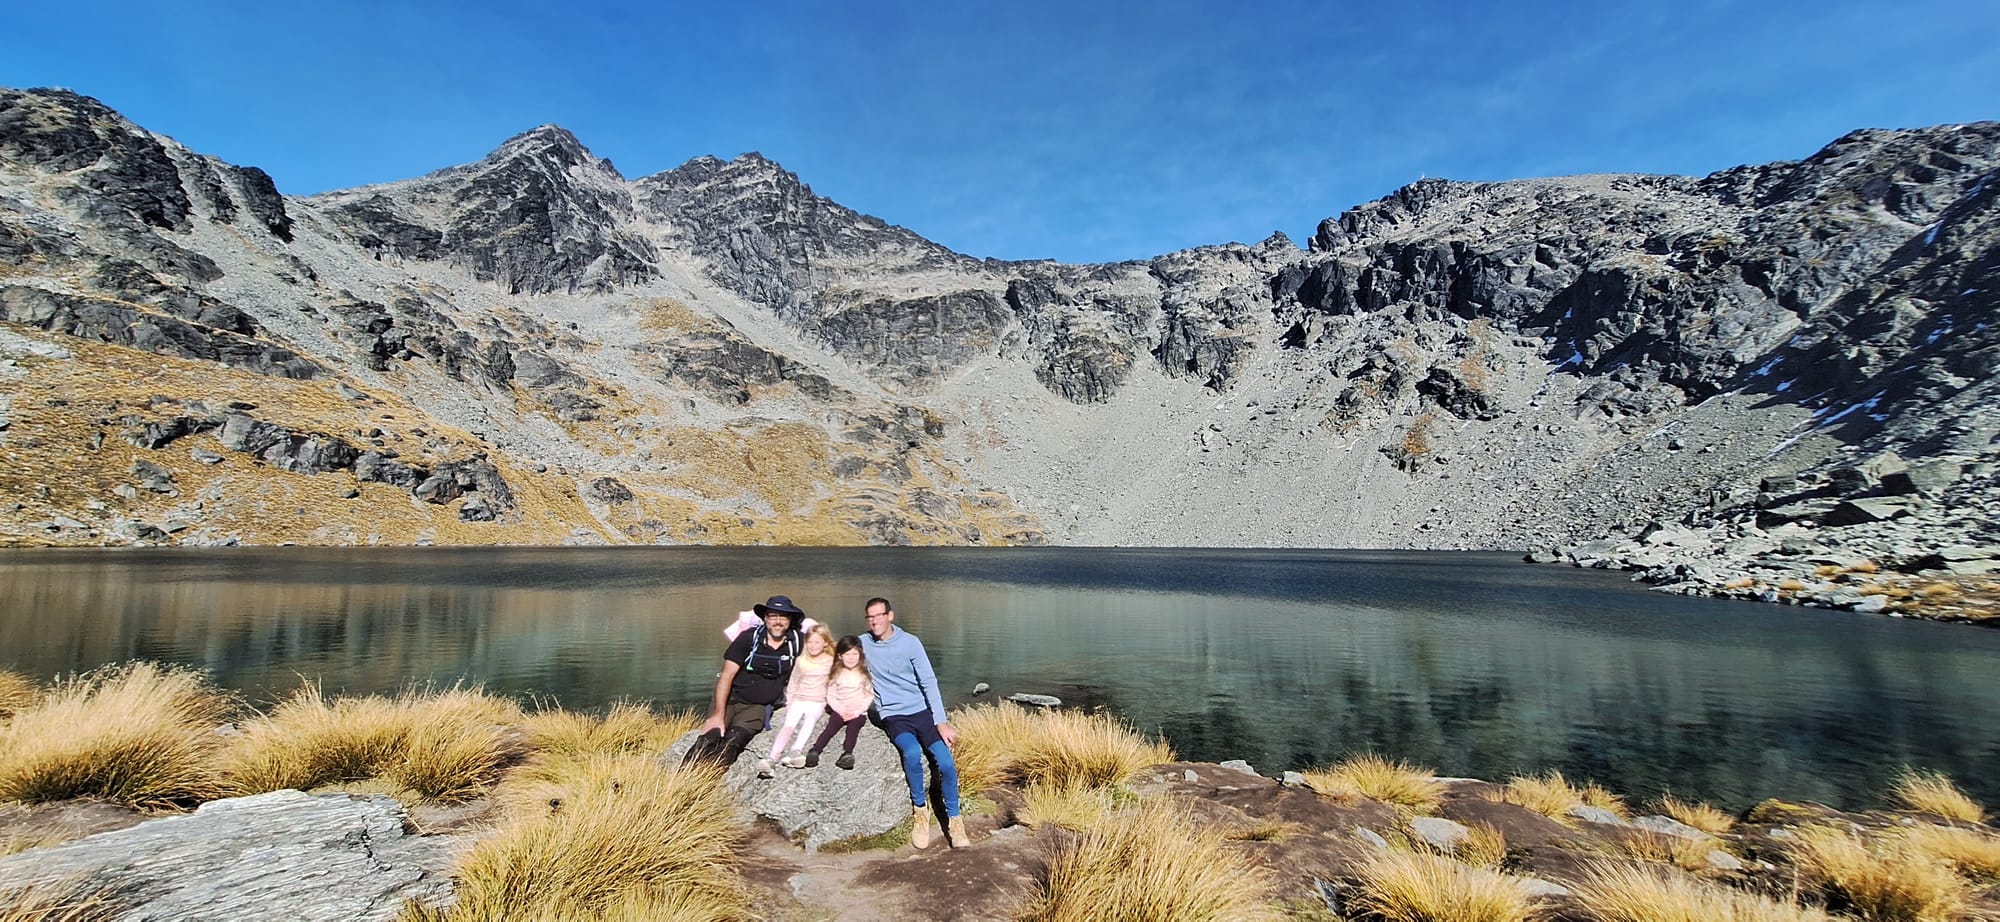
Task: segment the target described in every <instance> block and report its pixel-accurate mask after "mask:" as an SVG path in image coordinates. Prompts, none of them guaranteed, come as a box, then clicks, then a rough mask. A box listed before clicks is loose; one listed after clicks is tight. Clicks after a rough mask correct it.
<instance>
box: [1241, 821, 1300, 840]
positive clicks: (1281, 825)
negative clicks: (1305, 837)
mask: <svg viewBox="0 0 2000 922" xmlns="http://www.w3.org/2000/svg"><path fill="white" fill-rule="evenodd" d="M1305 831H1306V827H1305V825H1304V824H1301V823H1294V822H1291V821H1290V820H1281V819H1277V818H1275V817H1268V816H1254V817H1251V818H1250V822H1248V823H1246V824H1244V825H1241V826H1233V827H1230V828H1228V829H1225V830H1224V831H1223V833H1222V837H1223V838H1225V839H1228V840H1229V841H1231V842H1283V841H1285V840H1286V839H1290V838H1293V837H1296V836H1298V835H1300V834H1302V833H1304V832H1305Z"/></svg>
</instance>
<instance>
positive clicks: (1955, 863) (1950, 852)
mask: <svg viewBox="0 0 2000 922" xmlns="http://www.w3.org/2000/svg"><path fill="white" fill-rule="evenodd" d="M1902 836H1903V840H1904V842H1906V843H1907V844H1908V845H1909V847H1910V848H1912V849H1914V850H1916V851H1917V852H1919V853H1921V854H1925V855H1929V856H1931V857H1932V858H1936V859H1937V860H1939V861H1942V862H1944V863H1946V864H1949V865H1951V866H1952V867H1955V868H1957V869H1958V872H1959V873H1960V874H1963V875H1965V876H1967V877H1971V878H1975V879H1980V880H1987V881H2000V838H1995V837H1994V836H1993V835H1991V834H1990V833H1985V832H1980V831H1976V830H1971V829H1959V828H1956V827H1950V826H1932V825H1930V824H1928V823H1925V824H1920V825H1917V826H1911V827H1909V828H1908V829H1905V830H1903V832H1902Z"/></svg>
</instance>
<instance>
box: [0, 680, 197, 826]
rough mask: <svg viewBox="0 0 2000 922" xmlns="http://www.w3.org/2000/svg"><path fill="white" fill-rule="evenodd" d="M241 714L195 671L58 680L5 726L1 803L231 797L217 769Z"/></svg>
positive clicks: (157, 803)
mask: <svg viewBox="0 0 2000 922" xmlns="http://www.w3.org/2000/svg"><path fill="white" fill-rule="evenodd" d="M232 708H233V703H232V702H231V701H230V699H229V698H227V697H225V696H224V695H222V694H221V693H220V692H217V691H216V690H215V688H214V687H213V686H211V685H210V684H209V683H208V682H207V680H206V679H205V678H203V676H202V675H201V674H200V673H198V672H194V671H192V670H188V669H180V668H173V667H162V666H157V665H154V664H152V663H132V664H129V665H124V666H113V667H107V668H104V669H100V670H98V671H96V672H92V673H89V674H86V675H80V676H74V677H71V678H68V679H64V680H61V681H58V682H57V683H56V684H55V685H54V687H52V688H50V689H49V690H48V692H47V693H46V694H45V695H44V696H43V697H42V700H41V701H39V702H38V703H36V704H35V705H33V706H31V707H29V708H28V709H26V710H23V711H21V712H19V713H17V714H15V715H14V716H13V718H12V719H10V720H9V721H7V722H6V723H5V724H0V800H14V801H25V802H31V803H39V802H46V801H55V800H68V799H71V798H75V797H96V798H101V799H104V800H108V801H112V802H114V803H120V804H124V805H126V806H130V807H136V808H139V809H144V810H166V809H175V808H183V807H190V806H193V805H195V804H198V803H200V802H202V801H204V800H211V799H213V798H215V797H218V796H221V795H222V794H223V793H224V788H223V785H222V779H221V776H220V774H219V773H218V772H217V771H216V770H215V768H214V765H215V762H216V753H217V750H218V749H220V748H221V746H220V744H221V741H222V737H221V736H220V735H219V734H218V733H217V732H216V730H217V727H218V726H220V725H221V724H222V723H223V722H224V721H225V720H226V719H227V717H228V715H229V713H230V711H231V710H232Z"/></svg>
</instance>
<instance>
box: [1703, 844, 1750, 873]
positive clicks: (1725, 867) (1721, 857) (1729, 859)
mask: <svg viewBox="0 0 2000 922" xmlns="http://www.w3.org/2000/svg"><path fill="white" fill-rule="evenodd" d="M1706 857H1707V860H1708V866H1709V867H1711V868H1714V869H1716V870H1718V871H1741V870H1743V860H1742V859H1740V858H1737V857H1736V856H1735V855H1732V854H1730V853H1728V852H1725V851H1723V850H1722V849H1719V848H1711V849H1709V850H1708V855H1707V856H1706Z"/></svg>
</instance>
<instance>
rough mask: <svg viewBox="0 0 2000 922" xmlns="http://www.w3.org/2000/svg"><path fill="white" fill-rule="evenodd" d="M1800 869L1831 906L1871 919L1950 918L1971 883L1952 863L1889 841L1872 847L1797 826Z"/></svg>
mask: <svg viewBox="0 0 2000 922" xmlns="http://www.w3.org/2000/svg"><path fill="white" fill-rule="evenodd" d="M1795 858H1796V860H1797V861H1798V865H1799V869H1800V871H1802V872H1803V873H1804V874H1805V876H1806V878H1807V879H1808V880H1810V881H1812V882H1813V883H1814V884H1815V885H1816V886H1818V887H1819V888H1820V890H1821V892H1822V893H1824V894H1825V896H1826V898H1827V903H1828V905H1829V907H1830V908H1833V909H1836V910H1842V911H1846V912H1850V913H1852V914H1854V915H1857V916H1860V917H1861V918H1863V919H1867V920H1870V922H1948V920H1952V919H1957V918H1959V917H1960V916H1961V915H1962V914H1963V913H1964V911H1965V908H1966V900H1967V896H1968V894H1969V892H1970V887H1969V886H1968V885H1967V884H1966V882H1965V881H1964V880H1962V879H1960V878H1959V876H1958V875H1957V873H1955V872H1954V871H1953V870H1952V868H1951V866H1950V865H1947V864H1945V863H1944V862H1942V861H1939V860H1938V859H1937V858H1934V857H1932V856H1931V855H1928V854H1925V853H1924V852H1922V851H1919V850H1917V849H1915V848H1912V847H1911V846H1910V844H1909V843H1908V842H1906V841H1902V840H1900V839H1891V840H1884V841H1879V842H1876V843H1874V844H1873V847H1871V846H1870V843H1867V842H1864V841H1863V840H1862V839H1861V838H1860V837H1859V836H1856V835H1855V834H1853V833H1850V832H1847V831H1844V830H1840V829H1834V828H1832V827H1828V826H1809V827H1806V828H1805V829H1802V830H1799V833H1798V845H1797V851H1796V852H1795Z"/></svg>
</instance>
